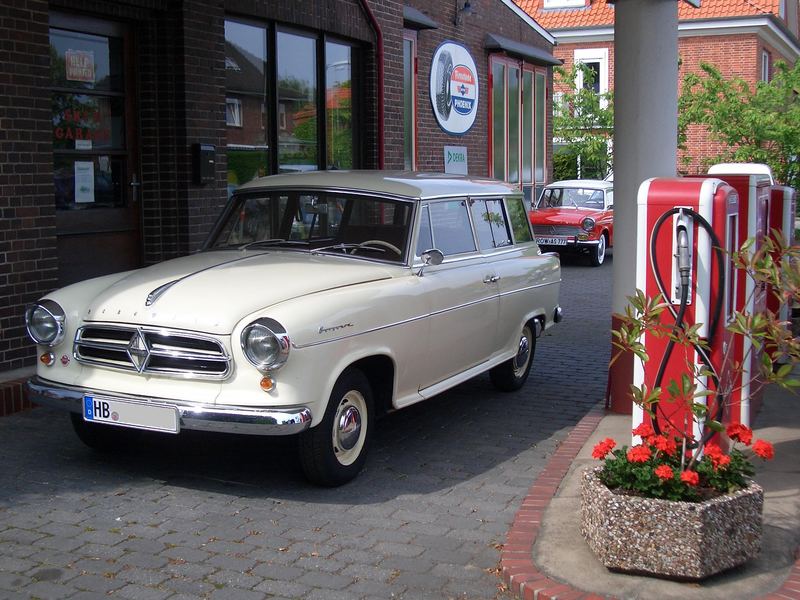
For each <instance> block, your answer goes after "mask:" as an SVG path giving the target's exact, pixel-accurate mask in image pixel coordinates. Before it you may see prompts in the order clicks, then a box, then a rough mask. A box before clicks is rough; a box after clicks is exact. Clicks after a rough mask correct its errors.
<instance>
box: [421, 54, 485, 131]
mask: <svg viewBox="0 0 800 600" xmlns="http://www.w3.org/2000/svg"><path fill="white" fill-rule="evenodd" d="M430 94H431V104H432V105H433V114H435V115H436V120H437V121H438V122H439V127H441V128H442V129H444V130H445V131H446V132H447V133H452V134H455V135H460V134H462V133H466V132H467V131H469V128H470V127H472V124H473V123H474V122H475V116H476V114H477V112H478V70H477V69H476V68H475V61H474V60H472V56H470V53H469V50H467V49H466V48H465V47H464V46H462V45H461V44H456V43H455V42H444V43H443V44H441V45H440V46H439V47H438V48H437V49H436V52H434V54H433V62H432V63H431V78H430Z"/></svg>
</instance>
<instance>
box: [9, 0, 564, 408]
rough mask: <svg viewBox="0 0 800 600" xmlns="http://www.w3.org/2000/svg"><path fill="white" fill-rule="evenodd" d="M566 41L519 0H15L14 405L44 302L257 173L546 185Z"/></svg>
mask: <svg viewBox="0 0 800 600" xmlns="http://www.w3.org/2000/svg"><path fill="white" fill-rule="evenodd" d="M475 13H477V16H476V15H475ZM553 41H554V40H553V38H552V37H551V36H550V34H549V33H547V31H545V30H544V29H543V28H542V27H541V26H540V25H539V24H538V23H536V21H535V20H534V19H533V18H531V17H530V16H529V15H528V14H526V13H525V12H523V11H522V10H521V9H520V8H519V7H518V6H517V5H516V4H514V3H513V2H512V1H511V0H472V2H469V1H465V0H454V1H450V2H433V3H431V2H423V1H421V0H407V2H406V3H405V4H403V3H401V2H396V1H394V0H325V1H322V0H309V1H308V2H296V1H294V0H278V1H273V2H266V1H263V0H169V1H166V2H164V1H157V0H116V1H110V0H50V1H48V0H15V1H14V2H11V3H5V4H4V6H3V8H0V57H2V60H1V61H0V85H1V86H2V87H1V89H2V96H3V102H2V104H0V124H1V125H2V134H1V135H0V215H2V219H1V220H0V258H1V259H2V260H0V392H2V393H1V394H0V414H4V413H5V412H10V411H12V410H17V409H19V408H20V407H22V406H24V400H23V398H22V395H21V388H20V384H19V380H21V378H22V377H24V376H25V375H26V371H27V370H28V369H29V368H30V367H31V366H32V365H33V361H34V360H35V357H34V347H33V345H32V344H31V343H30V342H29V341H28V339H27V335H26V333H25V326H24V322H23V313H24V310H25V307H26V305H28V304H29V303H31V302H33V301H34V300H36V299H38V298H40V297H41V296H43V295H44V294H46V293H47V292H48V291H50V290H52V289H54V288H56V287H59V286H62V285H65V284H69V283H72V282H74V281H78V280H81V279H86V278H89V277H92V276H97V275H102V274H106V273H110V272H115V271H120V270H125V269H132V268H137V267H140V266H143V265H147V264H151V263H154V262H157V261H161V260H165V259H169V258H173V257H176V256H180V255H183V254H186V253H189V252H192V251H194V250H196V249H197V248H198V247H199V246H200V244H201V242H202V240H203V238H204V236H205V235H206V233H207V232H208V230H209V229H210V227H211V225H212V223H213V222H214V219H215V216H216V215H217V213H218V212H219V210H220V208H221V207H222V205H223V204H224V203H225V201H226V199H227V197H228V195H229V193H230V191H231V190H232V189H234V188H235V187H236V186H237V185H240V184H242V183H244V182H246V181H248V180H250V179H252V178H253V177H256V176H259V175H267V174H272V173H277V172H282V171H291V170H307V169H325V168H368V169H372V168H381V167H385V168H391V169H402V168H412V169H417V170H433V171H444V170H446V169H450V168H452V169H461V170H462V171H463V170H466V171H468V172H469V173H470V174H476V175H491V176H494V177H497V178H499V179H505V180H507V181H512V182H516V183H518V184H519V185H520V187H522V188H523V189H524V190H525V192H526V194H528V195H529V196H530V195H531V194H532V193H533V192H532V190H533V189H534V187H537V186H542V185H543V184H544V183H546V181H547V179H548V177H549V174H550V173H551V172H552V167H551V163H550V139H551V132H550V119H549V117H548V115H550V114H551V107H550V98H551V94H550V93H549V91H548V90H549V89H550V86H551V82H552V66H553V65H554V64H556V63H557V61H556V60H555V59H554V58H553V55H552V47H553ZM451 53H454V54H452V55H453V56H456V57H461V58H460V59H458V60H462V59H463V60H462V62H467V63H470V62H473V63H474V65H473V66H471V67H468V68H467V71H468V72H467V71H464V69H461V70H459V69H460V66H459V63H458V62H456V64H455V68H453V65H452V62H451V63H450V65H448V64H447V63H446V60H445V59H444V58H442V57H443V56H446V57H448V58H450V57H451ZM437 57H438V59H437V60H438V61H439V62H437V63H434V58H437ZM448 69H449V70H448ZM457 71H458V72H460V73H461V76H463V77H466V78H467V80H469V82H472V83H471V87H470V86H464V87H463V90H464V91H463V92H461V93H463V94H466V96H469V98H467V99H466V100H463V101H462V105H461V110H460V111H459V113H462V112H463V113H466V116H464V115H462V117H464V118H462V119H461V121H459V122H458V123H455V124H454V125H453V124H451V123H450V117H449V116H448V115H449V114H450V110H449V105H448V106H447V107H446V108H447V110H446V113H447V114H442V110H443V109H442V107H441V105H440V106H439V109H438V110H437V99H441V97H444V98H445V99H446V101H447V102H450V101H451V95H450V94H451V91H452V90H451V89H450V87H449V86H450V83H451V81H454V80H451V79H448V77H450V76H451V74H452V73H455V72H457ZM473 71H474V72H473ZM490 74H491V77H490ZM462 81H464V80H462ZM458 88H459V89H462V86H460V85H459V86H458ZM431 94H434V95H435V98H432V97H431ZM466 96H465V98H466ZM453 114H455V112H454V113H453ZM465 119H466V120H465ZM448 150H449V151H450V154H449V155H450V156H453V157H457V158H458V161H456V163H454V165H455V166H453V165H449V164H447V165H446V164H445V160H446V157H447V156H448Z"/></svg>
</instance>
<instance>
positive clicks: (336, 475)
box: [299, 369, 373, 487]
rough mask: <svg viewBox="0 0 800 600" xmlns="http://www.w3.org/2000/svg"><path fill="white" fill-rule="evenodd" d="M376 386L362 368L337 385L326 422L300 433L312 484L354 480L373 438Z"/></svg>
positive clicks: (302, 456) (330, 484) (304, 463)
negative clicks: (373, 385) (374, 390)
mask: <svg viewBox="0 0 800 600" xmlns="http://www.w3.org/2000/svg"><path fill="white" fill-rule="evenodd" d="M372 406H373V400H372V388H371V386H370V384H369V380H368V379H367V378H366V376H365V375H364V374H363V373H362V372H361V371H359V370H358V369H350V370H348V371H345V372H344V373H343V374H342V376H341V377H339V380H338V381H337V382H336V385H334V386H333V391H332V392H331V396H330V399H329V400H328V408H327V409H326V410H325V416H324V417H323V419H322V422H321V423H320V424H319V425H317V426H316V427H312V428H311V429H309V430H308V431H304V432H303V433H301V434H300V438H299V446H300V462H301V464H302V466H303V472H304V473H305V474H306V477H307V478H308V479H309V481H311V482H312V483H316V484H317V485H324V486H328V487H334V486H337V485H342V484H344V483H347V482H348V481H350V480H351V479H353V478H354V477H355V476H356V475H358V473H359V472H360V471H361V468H362V467H363V466H364V461H365V460H366V458H367V449H368V447H369V441H370V438H371V437H372V415H373V410H372Z"/></svg>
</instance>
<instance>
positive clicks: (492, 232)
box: [469, 198, 511, 250]
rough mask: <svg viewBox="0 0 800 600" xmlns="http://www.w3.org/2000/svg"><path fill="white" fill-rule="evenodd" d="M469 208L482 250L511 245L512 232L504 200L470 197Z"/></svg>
mask: <svg viewBox="0 0 800 600" xmlns="http://www.w3.org/2000/svg"><path fill="white" fill-rule="evenodd" d="M469 208H470V212H472V222H473V223H474V224H475V231H476V232H477V234H478V244H479V245H480V248H481V250H490V249H492V248H502V247H503V246H510V245H511V232H509V230H508V220H507V219H506V213H505V210H504V209H503V201H502V200H500V199H499V198H496V199H488V200H483V199H480V200H476V199H470V201H469Z"/></svg>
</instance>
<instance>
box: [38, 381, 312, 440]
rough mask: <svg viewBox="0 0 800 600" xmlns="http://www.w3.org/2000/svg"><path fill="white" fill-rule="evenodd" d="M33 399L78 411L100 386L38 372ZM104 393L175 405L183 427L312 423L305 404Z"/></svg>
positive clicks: (255, 429) (245, 430)
mask: <svg viewBox="0 0 800 600" xmlns="http://www.w3.org/2000/svg"><path fill="white" fill-rule="evenodd" d="M27 387H28V397H29V399H30V400H31V402H34V403H35V404H40V405H42V406H49V407H52V408H57V409H61V410H68V411H71V412H75V413H82V412H83V397H84V395H86V394H94V393H95V392H97V390H88V389H84V388H78V387H74V386H66V385H62V384H59V383H55V382H52V381H48V380H46V379H42V378H41V377H38V376H35V377H33V378H31V379H30V380H29V381H28V383H27ZM103 395H104V396H109V397H113V398H116V399H119V400H123V401H124V400H131V401H134V402H140V403H153V404H159V405H162V406H172V407H175V409H176V410H177V411H178V423H179V428H180V429H195V430H199V431H216V432H222V433H240V434H249V435H291V434H294V433H300V432H301V431H304V430H306V429H308V428H309V427H310V426H311V418H312V414H311V410H310V409H309V408H307V407H305V406H300V407H296V408H291V409H276V408H257V407H250V406H203V405H196V404H190V403H187V402H179V401H175V400H171V399H165V398H149V397H145V396H133V395H130V394H114V393H110V394H109V393H105V392H103Z"/></svg>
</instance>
